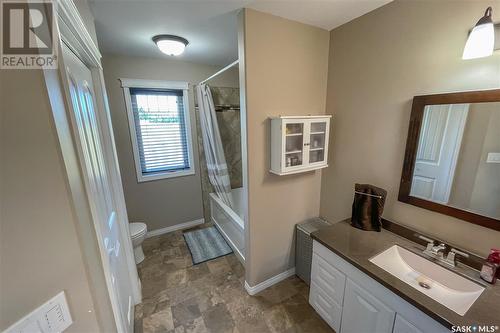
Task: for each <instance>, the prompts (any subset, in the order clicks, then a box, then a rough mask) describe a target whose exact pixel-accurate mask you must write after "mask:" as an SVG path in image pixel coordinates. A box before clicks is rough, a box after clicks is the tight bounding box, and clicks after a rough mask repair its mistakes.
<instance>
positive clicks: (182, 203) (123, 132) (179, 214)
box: [103, 55, 238, 230]
mask: <svg viewBox="0 0 500 333" xmlns="http://www.w3.org/2000/svg"><path fill="white" fill-rule="evenodd" d="M103 67H104V77H105V80H106V90H107V92H108V98H109V105H110V109H111V118H112V122H113V131H114V134H115V140H116V148H117V152H118V159H119V162H120V170H121V176H122V181H123V187H124V192H125V201H126V203H127V211H128V216H129V220H130V221H131V222H133V221H142V222H145V223H146V224H147V225H148V230H154V229H161V228H165V227H169V226H173V225H175V224H179V223H183V222H189V221H193V220H197V219H201V218H203V207H202V194H201V181H200V169H199V161H198V145H197V144H196V142H197V135H196V126H195V124H196V123H195V118H194V116H195V114H194V103H193V94H192V87H191V88H190V96H189V102H190V103H189V104H190V116H191V128H192V133H191V134H192V139H193V143H194V144H193V153H194V164H195V170H196V174H195V175H193V176H185V177H177V178H170V179H162V180H156V181H150V182H143V183H138V182H137V176H136V172H135V164H134V157H133V151H132V143H131V141H130V132H129V126H128V120H127V111H126V109H125V100H124V97H123V90H122V88H121V86H120V83H119V81H118V79H119V78H130V79H147V80H166V81H185V82H189V83H192V84H196V83H198V82H199V81H201V80H203V79H206V78H207V77H209V76H210V75H212V74H214V73H215V72H216V71H217V70H219V69H220V68H219V67H215V66H207V65H200V64H193V63H188V62H182V61H177V60H170V59H167V58H165V59H150V58H139V57H124V56H115V55H105V56H104V57H103ZM209 84H211V85H213V86H226V87H238V70H237V68H235V69H232V70H230V71H228V72H227V73H225V74H223V75H221V76H220V77H217V78H215V79H214V80H212V81H210V82H209Z"/></svg>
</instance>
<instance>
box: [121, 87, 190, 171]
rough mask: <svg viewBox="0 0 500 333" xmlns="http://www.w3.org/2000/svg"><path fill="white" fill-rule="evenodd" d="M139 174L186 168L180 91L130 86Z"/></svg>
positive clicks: (186, 156) (185, 144)
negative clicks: (139, 166)
mask: <svg viewBox="0 0 500 333" xmlns="http://www.w3.org/2000/svg"><path fill="white" fill-rule="evenodd" d="M130 98H131V103H132V111H133V114H134V123H135V132H136V136H137V144H138V150H139V158H140V164H141V172H142V174H143V175H146V174H154V173H161V172H170V171H172V172H173V171H180V170H186V169H189V168H190V165H189V153H188V140H187V135H188V134H187V133H188V131H187V129H186V121H185V119H186V117H185V116H186V115H185V111H184V105H183V91H182V90H163V89H145V88H130Z"/></svg>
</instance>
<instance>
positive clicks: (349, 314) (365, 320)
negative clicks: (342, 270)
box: [340, 279, 396, 333]
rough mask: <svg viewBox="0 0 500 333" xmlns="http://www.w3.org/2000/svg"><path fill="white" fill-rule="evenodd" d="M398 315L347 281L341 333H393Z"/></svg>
mask: <svg viewBox="0 0 500 333" xmlns="http://www.w3.org/2000/svg"><path fill="white" fill-rule="evenodd" d="M395 315H396V313H395V312H394V311H393V310H391V309H390V308H389V307H387V306H386V305H385V304H384V303H382V302H380V301H379V300H378V299H376V298H375V297H374V296H372V295H371V294H370V293H368V292H367V291H366V290H364V289H362V288H361V287H360V286H358V285H357V284H355V283H354V282H352V281H351V280H349V279H347V284H346V288H345V295H344V309H343V311H342V325H341V328H340V329H341V333H391V332H392V328H393V324H394V317H395Z"/></svg>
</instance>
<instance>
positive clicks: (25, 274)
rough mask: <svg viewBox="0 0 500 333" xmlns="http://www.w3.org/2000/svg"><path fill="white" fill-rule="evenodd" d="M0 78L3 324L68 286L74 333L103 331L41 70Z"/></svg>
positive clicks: (0, 292) (0, 308) (4, 73)
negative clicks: (84, 259)
mask: <svg viewBox="0 0 500 333" xmlns="http://www.w3.org/2000/svg"><path fill="white" fill-rule="evenodd" d="M0 78H1V80H0V92H1V97H0V100H1V101H2V103H1V114H0V117H1V122H0V123H1V129H0V149H1V156H2V157H1V159H0V161H1V164H0V167H1V169H0V199H1V201H0V246H1V247H0V263H1V264H0V267H1V271H0V299H1V301H0V330H1V331H3V330H4V329H6V328H7V327H8V326H10V325H11V324H13V323H14V322H16V321H17V320H19V319H20V318H21V317H23V316H24V315H26V314H28V313H29V312H31V311H32V310H34V309H35V308H37V307H38V306H39V305H41V304H43V303H44V302H45V301H47V300H48V299H50V298H52V297H53V296H55V295H56V294H57V293H59V292H60V291H62V290H64V291H66V295H67V298H68V303H69V307H70V311H71V315H72V317H73V320H74V324H73V325H72V326H70V328H69V329H68V332H97V331H98V330H99V326H98V323H97V319H96V316H95V311H94V306H93V304H92V298H91V288H92V286H90V285H89V280H88V279H87V272H86V270H85V265H84V262H83V260H82V252H81V250H80V246H79V239H78V234H77V229H76V219H75V216H74V214H73V209H72V204H71V201H70V193H69V189H68V185H67V178H66V173H65V169H64V164H63V162H62V159H61V155H60V147H59V142H58V139H57V134H56V131H55V128H54V123H53V119H52V115H51V108H50V105H49V102H48V97H47V92H46V89H45V83H44V79H43V75H42V72H41V71H31V70H9V71H4V70H2V71H1V73H0Z"/></svg>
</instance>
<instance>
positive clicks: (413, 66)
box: [321, 0, 500, 255]
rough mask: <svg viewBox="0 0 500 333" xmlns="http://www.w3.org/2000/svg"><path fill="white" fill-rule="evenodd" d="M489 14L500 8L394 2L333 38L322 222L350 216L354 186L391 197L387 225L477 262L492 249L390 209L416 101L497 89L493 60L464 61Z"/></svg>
mask: <svg viewBox="0 0 500 333" xmlns="http://www.w3.org/2000/svg"><path fill="white" fill-rule="evenodd" d="M488 5H492V6H493V8H499V9H500V1H495V2H492V1H489V2H488V1H460V2H459V1H456V2H453V3H451V2H449V1H398V0H396V1H395V2H393V3H390V4H388V5H386V6H383V7H381V8H379V9H377V10H375V11H373V12H371V13H368V14H366V15H364V16H362V17H360V18H358V19H356V20H354V21H352V22H350V23H347V24H345V25H343V26H341V27H339V28H337V29H335V30H333V31H332V32H331V34H330V37H331V39H330V65H329V77H328V99H327V112H328V113H330V114H333V128H332V136H331V145H330V147H331V150H330V167H329V168H327V169H326V170H325V171H323V179H322V190H321V215H322V216H324V217H326V218H327V219H329V220H332V221H338V220H340V219H343V218H346V217H349V216H350V214H351V203H352V198H353V186H354V183H355V182H367V183H372V184H374V185H377V186H380V187H383V188H385V189H386V190H387V191H388V199H387V202H386V207H385V211H384V216H385V217H386V218H388V219H390V220H393V221H396V222H400V223H403V224H405V225H408V226H411V227H413V228H415V229H417V230H420V231H422V232H425V233H428V234H430V235H435V236H437V237H439V238H442V239H443V240H446V241H449V242H452V243H456V244H460V245H461V246H463V247H464V248H466V249H468V250H472V251H476V252H478V253H480V254H483V255H484V254H486V253H487V252H488V250H489V249H490V247H492V246H498V245H499V243H500V233H499V232H496V231H492V230H490V229H486V228H482V227H479V226H476V225H474V224H471V223H468V222H464V221H461V220H458V219H455V218H451V217H448V216H445V215H441V214H438V213H434V212H430V211H427V210H425V209H422V208H418V207H414V206H411V205H407V204H404V203H401V202H398V201H397V194H398V190H399V180H400V177H401V170H402V164H403V154H404V150H405V140H406V136H407V131H408V122H409V116H410V109H411V101H412V98H413V96H414V95H419V94H429V93H438V92H449V91H464V90H479V89H486V88H498V87H499V86H500V55H499V54H495V55H494V56H492V57H489V58H484V59H477V60H469V61H464V60H462V59H461V54H462V50H463V47H464V44H465V40H466V37H467V32H468V30H469V29H470V28H471V27H472V26H473V25H474V24H475V22H476V21H477V20H478V18H479V17H480V16H481V15H482V14H483V12H484V9H485V8H486V7H487V6H488ZM494 16H495V17H494V21H495V22H496V21H500V16H499V13H498V11H497V12H495V14H494Z"/></svg>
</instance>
